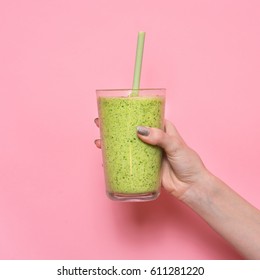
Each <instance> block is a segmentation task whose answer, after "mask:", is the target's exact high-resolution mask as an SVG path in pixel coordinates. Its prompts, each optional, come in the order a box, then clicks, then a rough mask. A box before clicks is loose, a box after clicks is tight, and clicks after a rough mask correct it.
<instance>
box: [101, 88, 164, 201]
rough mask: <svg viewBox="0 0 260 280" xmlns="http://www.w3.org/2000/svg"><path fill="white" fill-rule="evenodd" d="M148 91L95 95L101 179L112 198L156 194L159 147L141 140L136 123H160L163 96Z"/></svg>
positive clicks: (134, 197)
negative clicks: (98, 120)
mask: <svg viewBox="0 0 260 280" xmlns="http://www.w3.org/2000/svg"><path fill="white" fill-rule="evenodd" d="M146 91H147V90H146ZM148 94H149V95H147V93H146V95H142V91H140V93H139V96H136V97H130V96H114V95H112V94H111V96H109V94H108V96H106V95H102V94H100V95H98V110H99V119H100V132H101V143H102V151H103V163H104V170H105V179H106V185H107V193H108V195H109V197H111V198H112V199H117V200H151V199H154V198H156V197H157V196H158V194H159V188H160V180H161V178H160V169H161V160H162V151H161V149H160V148H159V147H155V146H151V145H148V144H145V143H143V142H142V141H141V140H140V139H139V138H138V136H137V134H136V127H137V126H139V125H142V126H149V127H157V128H162V127H163V120H164V119H163V118H164V103H165V99H164V98H165V97H164V94H161V95H160V94H157V90H153V91H152V92H151V94H150V92H149V93H148ZM117 95H118V94H117Z"/></svg>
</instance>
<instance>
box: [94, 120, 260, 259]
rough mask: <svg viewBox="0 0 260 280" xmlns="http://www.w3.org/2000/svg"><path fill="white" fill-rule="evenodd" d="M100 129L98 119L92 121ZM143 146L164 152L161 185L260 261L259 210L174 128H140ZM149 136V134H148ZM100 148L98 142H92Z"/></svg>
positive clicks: (248, 255)
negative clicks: (217, 172) (207, 165)
mask: <svg viewBox="0 0 260 280" xmlns="http://www.w3.org/2000/svg"><path fill="white" fill-rule="evenodd" d="M95 123H96V125H97V126H99V120H98V119H95ZM141 130H142V131H145V132H146V133H145V134H146V135H141V134H140V133H138V131H137V135H138V137H139V138H140V139H141V140H142V141H144V142H145V143H148V144H151V145H158V146H160V147H161V148H163V150H164V151H165V156H164V160H163V164H162V185H163V187H164V188H165V189H166V190H167V191H168V192H169V193H170V194H171V195H173V196H175V197H176V198H177V199H179V200H180V201H182V202H183V203H185V204H186V205H187V206H189V207H190V208H191V209H193V210H194V211H195V212H196V213H197V214H199V215H200V216H201V217H202V218H203V219H204V220H205V221H206V222H207V223H208V224H209V225H210V226H211V227H212V228H213V229H214V230H215V231H216V232H217V233H219V234H220V235H221V236H222V237H223V238H224V239H226V240H227V241H228V242H229V243H230V244H231V245H233V247H234V248H235V249H236V250H237V251H238V252H239V253H240V254H241V255H242V256H244V258H246V259H260V211H259V210H258V209H257V208H255V207H254V206H252V205H251V204H250V203H248V202H247V201H246V200H244V199H243V198H242V197H241V196H240V195H238V194H237V193H236V192H235V191H233V190H232V189H231V188H230V187H229V186H227V185H226V184H225V183H224V182H222V181H221V180H220V179H219V178H217V177H216V176H214V175H213V174H212V173H211V172H210V171H209V170H208V169H207V168H206V167H205V166H204V164H203V162H202V160H201V159H200V157H199V155H198V154H197V153H196V152H195V151H194V150H192V149H191V148H190V147H189V146H188V145H187V144H186V143H185V142H184V140H183V139H182V137H181V136H180V134H179V133H178V131H177V129H176V128H175V127H174V125H173V124H172V123H171V122H169V121H167V120H166V121H165V129H164V131H163V130H160V129H157V128H149V127H142V129H141ZM147 134H148V135H147ZM95 144H96V146H97V147H98V148H101V142H100V139H96V140H95Z"/></svg>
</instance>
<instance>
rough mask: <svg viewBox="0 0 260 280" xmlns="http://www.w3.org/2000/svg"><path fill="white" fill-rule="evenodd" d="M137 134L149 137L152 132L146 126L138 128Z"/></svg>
mask: <svg viewBox="0 0 260 280" xmlns="http://www.w3.org/2000/svg"><path fill="white" fill-rule="evenodd" d="M137 133H138V134H140V135H143V136H148V135H149V134H150V130H149V129H148V128H147V127H145V126H138V127H137Z"/></svg>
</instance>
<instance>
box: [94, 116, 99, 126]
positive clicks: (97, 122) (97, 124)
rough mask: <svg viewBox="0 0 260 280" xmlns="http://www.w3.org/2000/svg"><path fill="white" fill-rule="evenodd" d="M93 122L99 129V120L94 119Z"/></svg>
mask: <svg viewBox="0 0 260 280" xmlns="http://www.w3.org/2000/svg"><path fill="white" fill-rule="evenodd" d="M94 122H95V124H96V126H97V127H99V118H95V119H94Z"/></svg>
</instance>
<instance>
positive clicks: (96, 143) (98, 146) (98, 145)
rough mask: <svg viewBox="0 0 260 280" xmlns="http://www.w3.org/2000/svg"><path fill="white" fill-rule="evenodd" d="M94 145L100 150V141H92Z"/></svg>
mask: <svg viewBox="0 0 260 280" xmlns="http://www.w3.org/2000/svg"><path fill="white" fill-rule="evenodd" d="M94 143H95V145H96V147H97V148H99V149H101V141H100V139H96V140H95V141H94Z"/></svg>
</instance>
